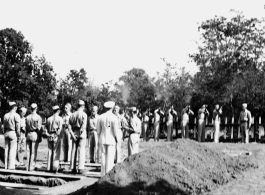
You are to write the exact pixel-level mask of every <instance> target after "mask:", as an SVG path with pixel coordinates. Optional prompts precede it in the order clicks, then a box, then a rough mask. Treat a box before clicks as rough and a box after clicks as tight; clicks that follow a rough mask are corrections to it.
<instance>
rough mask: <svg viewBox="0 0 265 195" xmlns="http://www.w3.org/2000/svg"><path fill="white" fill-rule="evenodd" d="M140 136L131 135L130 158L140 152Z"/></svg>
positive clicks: (129, 141)
mask: <svg viewBox="0 0 265 195" xmlns="http://www.w3.org/2000/svg"><path fill="white" fill-rule="evenodd" d="M139 139H140V137H139V134H137V133H131V135H130V136H129V139H128V145H127V146H128V156H131V155H133V154H136V153H138V151H139Z"/></svg>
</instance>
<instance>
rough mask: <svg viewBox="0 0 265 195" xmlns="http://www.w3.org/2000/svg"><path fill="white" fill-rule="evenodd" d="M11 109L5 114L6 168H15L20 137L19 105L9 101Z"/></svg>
mask: <svg viewBox="0 0 265 195" xmlns="http://www.w3.org/2000/svg"><path fill="white" fill-rule="evenodd" d="M9 107H10V111H9V112H8V113H6V114H5V115H4V121H3V123H4V136H5V169H15V162H16V151H17V139H19V138H20V116H19V115H18V114H17V113H16V111H17V105H16V103H15V102H9Z"/></svg>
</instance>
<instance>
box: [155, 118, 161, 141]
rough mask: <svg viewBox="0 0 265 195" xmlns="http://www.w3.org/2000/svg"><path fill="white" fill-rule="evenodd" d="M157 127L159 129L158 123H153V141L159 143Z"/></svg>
mask: <svg viewBox="0 0 265 195" xmlns="http://www.w3.org/2000/svg"><path fill="white" fill-rule="evenodd" d="M159 127H160V124H159V122H155V123H154V140H155V141H159V133H160V131H159Z"/></svg>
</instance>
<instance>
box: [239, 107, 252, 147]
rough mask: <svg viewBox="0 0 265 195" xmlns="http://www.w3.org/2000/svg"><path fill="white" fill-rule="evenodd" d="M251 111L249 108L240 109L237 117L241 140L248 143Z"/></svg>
mask: <svg viewBox="0 0 265 195" xmlns="http://www.w3.org/2000/svg"><path fill="white" fill-rule="evenodd" d="M251 122H252V121H251V113H250V111H249V110H247V109H246V110H245V111H241V112H240V115H239V119H238V123H239V124H240V129H241V133H242V142H243V143H249V128H250V126H251Z"/></svg>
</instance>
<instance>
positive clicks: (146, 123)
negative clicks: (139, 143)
mask: <svg viewBox="0 0 265 195" xmlns="http://www.w3.org/2000/svg"><path fill="white" fill-rule="evenodd" d="M148 126H149V117H148V115H147V110H146V111H144V113H143V117H142V134H143V141H147V138H148V132H147V131H148Z"/></svg>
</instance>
